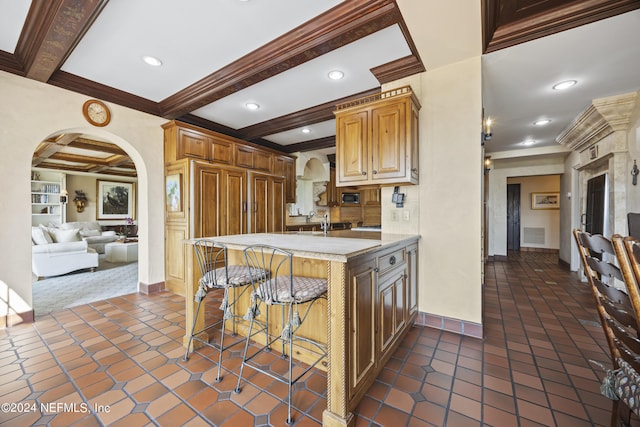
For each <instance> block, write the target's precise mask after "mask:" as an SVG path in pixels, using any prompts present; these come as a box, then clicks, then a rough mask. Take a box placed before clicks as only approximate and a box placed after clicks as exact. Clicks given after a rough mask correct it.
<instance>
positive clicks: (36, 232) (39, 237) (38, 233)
mask: <svg viewBox="0 0 640 427" xmlns="http://www.w3.org/2000/svg"><path fill="white" fill-rule="evenodd" d="M44 233H45V231H44V230H43V229H41V228H40V227H31V240H32V241H33V243H35V244H36V245H46V244H47V243H49V242H48V241H47V239H46V237H45V236H44ZM49 238H50V237H49Z"/></svg>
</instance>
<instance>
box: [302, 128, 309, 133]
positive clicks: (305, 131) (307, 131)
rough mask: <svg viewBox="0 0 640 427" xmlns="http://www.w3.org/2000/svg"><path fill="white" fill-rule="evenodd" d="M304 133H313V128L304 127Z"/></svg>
mask: <svg viewBox="0 0 640 427" xmlns="http://www.w3.org/2000/svg"><path fill="white" fill-rule="evenodd" d="M302 133H311V129H309V128H304V129H302Z"/></svg>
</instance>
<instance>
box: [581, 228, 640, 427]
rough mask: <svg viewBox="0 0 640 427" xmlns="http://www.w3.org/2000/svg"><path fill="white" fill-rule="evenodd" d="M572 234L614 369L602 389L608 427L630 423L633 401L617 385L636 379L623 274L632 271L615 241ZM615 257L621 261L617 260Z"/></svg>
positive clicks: (634, 329)
mask: <svg viewBox="0 0 640 427" xmlns="http://www.w3.org/2000/svg"><path fill="white" fill-rule="evenodd" d="M574 236H575V240H576V243H577V244H578V249H579V253H580V258H581V261H582V266H583V268H584V274H585V276H586V277H587V280H588V282H589V285H590V287H591V291H592V293H593V296H594V299H595V302H596V308H597V311H598V316H599V317H600V323H601V325H602V329H603V331H604V334H605V337H606V340H607V344H608V347H609V351H610V354H611V364H612V365H613V369H612V370H609V372H608V373H607V376H606V378H605V382H604V383H603V387H602V388H601V391H602V392H603V394H605V395H607V396H608V397H610V398H612V399H613V406H612V412H611V426H619V425H629V422H630V419H631V410H632V409H633V406H634V402H631V403H629V401H628V400H625V398H624V396H625V391H624V390H622V391H621V388H620V387H626V386H632V385H633V384H629V381H635V379H633V374H634V372H636V371H638V369H639V368H640V366H638V363H637V362H634V358H635V357H636V356H637V354H640V340H638V321H637V316H636V312H635V310H634V307H633V303H632V302H631V298H630V297H629V293H628V291H627V284H626V281H625V275H627V276H628V274H629V273H630V271H631V269H630V268H628V267H629V264H628V261H626V260H627V259H628V257H627V255H626V252H625V250H624V247H623V246H620V245H619V242H618V241H617V243H616V245H614V243H613V241H612V240H610V239H607V238H606V237H604V236H602V235H591V234H589V233H587V232H584V231H581V230H578V229H576V230H574ZM616 239H617V237H616ZM615 246H617V247H618V251H617V252H616V248H615ZM620 249H622V251H620ZM618 257H620V258H621V259H622V261H618V259H619V258H618ZM616 262H618V263H619V264H625V262H626V266H625V267H624V268H625V271H626V273H624V274H623V272H622V269H621V268H619V267H618V266H617V265H616ZM634 280H635V279H634ZM623 382H626V383H624V384H623ZM620 402H622V404H620Z"/></svg>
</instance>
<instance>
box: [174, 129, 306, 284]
mask: <svg viewBox="0 0 640 427" xmlns="http://www.w3.org/2000/svg"><path fill="white" fill-rule="evenodd" d="M163 128H164V160H165V177H167V179H168V181H167V182H169V177H170V182H171V183H172V186H173V189H172V191H173V192H174V193H173V194H174V195H173V196H172V197H177V198H178V199H179V200H177V201H174V202H173V203H172V204H171V206H169V205H167V206H166V208H165V255H166V262H165V285H166V287H167V289H168V290H170V291H172V292H175V293H177V294H180V295H183V294H184V292H185V289H186V287H187V285H188V284H187V283H186V282H185V281H186V280H187V279H186V277H188V274H187V273H188V270H189V268H192V267H193V266H188V265H187V256H188V254H187V252H186V250H185V244H184V240H185V239H193V238H198V237H214V236H223V235H231V234H245V233H247V232H278V231H284V221H285V212H286V210H285V196H286V191H287V184H288V181H289V179H286V178H285V176H291V175H293V178H292V179H293V180H294V181H295V170H294V169H295V165H294V159H293V158H292V157H290V156H287V155H286V154H284V153H277V152H275V151H272V150H269V149H265V148H261V147H257V146H254V145H252V144H250V143H246V142H244V141H241V140H239V139H236V138H232V137H230V136H227V135H222V134H219V133H217V132H211V131H207V130H205V129H201V128H198V127H196V126H193V125H189V124H186V123H179V122H176V121H171V122H168V123H166V124H164V125H163ZM275 158H278V159H280V162H274V159H275ZM274 167H279V168H280V169H281V172H279V173H280V174H279V176H273V175H272V171H273V169H274ZM254 171H263V172H265V174H264V175H263V174H255V172H254ZM249 174H251V176H252V177H257V176H258V175H260V176H261V178H255V179H250V178H249V176H250V175H249ZM293 186H294V187H293V188H294V193H295V182H294V183H293ZM294 198H295V194H294ZM250 202H251V203H250Z"/></svg>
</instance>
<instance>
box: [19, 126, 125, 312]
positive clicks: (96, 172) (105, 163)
mask: <svg viewBox="0 0 640 427" xmlns="http://www.w3.org/2000/svg"><path fill="white" fill-rule="evenodd" d="M30 180H31V205H32V214H31V216H32V241H33V245H32V255H31V257H32V273H33V276H32V277H33V282H32V293H33V307H34V311H35V313H36V315H41V314H45V313H48V312H50V311H54V310H59V309H64V308H69V307H73V306H76V305H81V304H87V303H91V302H95V301H102V300H105V299H108V298H112V297H116V296H120V295H125V294H130V293H135V292H137V291H138V240H137V239H138V236H137V218H136V211H137V193H136V184H137V180H138V175H137V170H136V166H135V164H134V162H133V160H132V159H131V158H130V157H129V155H128V154H127V153H126V151H124V150H123V149H122V148H120V147H119V146H118V145H117V144H114V143H111V142H110V141H108V140H106V139H104V138H101V137H97V136H95V135H90V134H82V133H59V134H54V135H52V136H50V137H48V138H46V139H45V140H44V141H42V142H41V143H40V144H39V145H38V146H37V148H36V150H35V152H34V155H33V159H32V167H31V175H30Z"/></svg>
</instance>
